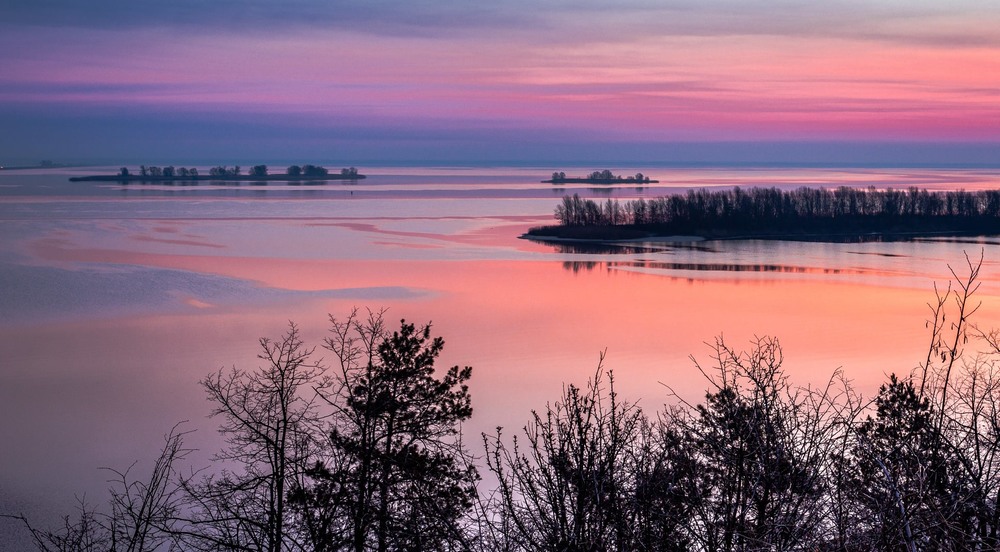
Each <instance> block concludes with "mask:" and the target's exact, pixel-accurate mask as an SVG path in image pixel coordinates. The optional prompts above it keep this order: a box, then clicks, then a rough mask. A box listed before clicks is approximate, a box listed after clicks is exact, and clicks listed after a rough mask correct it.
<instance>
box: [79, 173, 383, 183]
mask: <svg viewBox="0 0 1000 552" xmlns="http://www.w3.org/2000/svg"><path fill="white" fill-rule="evenodd" d="M364 178H367V176H365V175H363V174H355V175H342V174H336V173H335V174H324V175H301V174H300V175H291V174H266V175H261V176H252V175H248V174H247V175H244V174H238V175H228V174H227V175H207V174H199V175H195V176H190V175H189V176H141V175H135V174H130V175H125V176H123V175H118V174H107V175H94V176H74V177H72V178H70V181H71V182H192V181H232V182H300V181H324V180H361V179H364Z"/></svg>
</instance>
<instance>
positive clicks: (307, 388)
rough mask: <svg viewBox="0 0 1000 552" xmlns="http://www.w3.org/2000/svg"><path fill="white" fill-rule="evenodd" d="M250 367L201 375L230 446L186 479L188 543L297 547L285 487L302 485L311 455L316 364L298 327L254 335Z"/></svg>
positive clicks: (183, 533) (318, 378)
mask: <svg viewBox="0 0 1000 552" xmlns="http://www.w3.org/2000/svg"><path fill="white" fill-rule="evenodd" d="M260 347H261V353H260V354H259V355H258V358H259V359H261V360H262V361H264V365H263V366H261V367H260V368H259V369H257V370H255V371H246V370H239V369H236V368H235V367H234V368H232V369H231V370H222V369H220V370H219V371H218V372H215V373H214V374H211V375H209V376H208V377H206V378H205V379H204V380H203V381H202V386H203V387H204V388H205V391H206V393H207V395H208V399H209V400H210V401H212V403H213V404H214V409H213V411H212V416H215V417H219V418H221V420H222V422H221V425H220V427H219V432H220V433H221V434H222V435H223V436H224V437H225V439H226V442H227V443H228V448H226V449H225V450H223V451H222V452H220V453H218V454H217V455H216V460H217V461H219V462H221V463H222V465H223V466H228V467H226V468H223V469H222V470H221V471H220V473H219V474H217V475H213V476H208V477H206V478H204V479H202V480H200V481H194V480H188V481H187V483H186V490H187V493H188V503H187V505H186V506H187V507H188V508H189V510H190V518H189V519H187V520H186V523H185V525H184V526H183V528H181V529H180V534H179V538H180V539H181V540H182V541H183V542H184V545H185V546H186V547H190V548H196V549H216V548H224V549H229V550H259V551H267V552H279V551H281V550H292V549H299V548H303V547H304V545H303V543H302V542H301V539H300V538H299V536H298V535H296V534H293V533H292V532H289V531H288V528H289V526H290V525H291V523H290V514H291V513H290V512H289V511H288V509H287V507H286V499H287V494H288V492H289V491H290V490H291V489H292V488H294V487H296V486H299V485H301V482H302V477H303V476H304V470H305V468H306V467H307V466H308V464H309V463H310V462H311V461H312V459H313V456H314V452H315V451H314V448H315V446H316V444H317V442H316V438H317V435H318V431H319V424H320V422H321V417H320V415H319V414H318V413H317V410H316V396H317V395H316V389H320V388H322V386H323V385H325V383H324V379H323V369H322V367H321V366H320V365H319V364H317V363H315V362H313V361H311V359H310V357H311V355H312V353H313V349H312V348H307V347H306V346H305V345H304V344H303V342H302V341H301V339H300V337H299V330H298V327H297V326H295V324H293V323H289V325H288V331H287V332H286V333H285V334H284V335H283V336H282V337H281V338H279V339H278V340H277V341H272V340H270V339H267V338H262V339H261V340H260Z"/></svg>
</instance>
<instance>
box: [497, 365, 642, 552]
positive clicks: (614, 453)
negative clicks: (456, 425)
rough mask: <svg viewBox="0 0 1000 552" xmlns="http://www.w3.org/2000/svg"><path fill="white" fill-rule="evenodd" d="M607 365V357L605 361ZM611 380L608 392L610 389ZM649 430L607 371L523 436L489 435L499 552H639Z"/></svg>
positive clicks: (538, 416)
mask: <svg viewBox="0 0 1000 552" xmlns="http://www.w3.org/2000/svg"><path fill="white" fill-rule="evenodd" d="M601 360H602V362H603V355H602V358H601ZM605 378H607V379H606V381H607V387H605V383H604V382H605ZM648 429H649V426H648V424H646V420H645V418H644V416H643V414H642V411H641V410H640V409H639V408H638V407H637V406H635V405H634V404H630V403H627V402H625V401H622V400H620V399H619V397H618V395H617V393H616V392H615V389H614V378H613V376H612V375H611V374H607V375H605V374H604V372H603V368H602V366H601V364H599V365H598V369H597V372H596V373H595V375H594V377H593V378H592V379H591V380H590V381H589V382H588V384H587V387H586V389H581V388H579V387H577V386H575V385H567V386H566V387H565V388H564V389H563V394H562V397H561V399H560V400H559V401H558V402H556V403H555V404H551V405H549V406H547V407H546V409H545V411H544V412H541V413H539V412H532V421H531V422H530V423H529V424H528V425H527V426H525V427H524V430H523V436H519V435H515V436H513V438H512V439H511V441H510V444H508V443H507V442H505V440H504V436H503V434H502V430H501V429H499V428H498V429H497V432H496V434H495V435H492V436H488V435H484V436H483V439H484V443H485V446H486V451H487V453H486V463H487V467H488V468H489V470H490V471H491V472H492V473H493V474H494V475H495V476H496V479H497V481H498V483H499V487H498V489H497V492H496V495H495V496H494V497H493V499H494V501H493V502H494V503H493V508H494V509H495V513H494V516H495V519H494V520H493V521H494V524H495V527H496V528H497V529H496V530H495V531H494V532H493V533H492V534H491V535H490V537H491V541H492V546H493V547H495V548H504V549H514V550H537V551H559V550H595V551H596V550H632V549H636V548H638V547H639V545H640V543H641V534H640V532H641V530H642V527H640V526H639V524H638V523H637V522H638V521H639V517H638V516H637V514H638V513H639V512H638V510H637V505H638V502H637V500H638V498H637V497H638V495H639V492H638V490H637V485H638V482H637V477H636V476H637V473H638V463H639V459H638V458H637V455H638V454H640V453H641V452H643V448H642V447H643V446H644V444H645V443H646V442H647V441H648V437H649V432H648Z"/></svg>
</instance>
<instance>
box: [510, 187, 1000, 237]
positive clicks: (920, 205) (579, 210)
mask: <svg viewBox="0 0 1000 552" xmlns="http://www.w3.org/2000/svg"><path fill="white" fill-rule="evenodd" d="M555 217H556V219H557V220H558V221H559V224H558V225H552V226H542V227H536V228H532V229H530V230H529V231H528V233H527V234H525V236H524V237H526V238H529V239H540V240H546V239H564V240H595V241H608V240H621V239H643V238H652V237H667V236H699V237H703V238H706V239H751V238H752V239H789V240H805V241H859V240H892V239H906V238H913V237H927V236H961V235H994V234H1000V190H982V191H975V192H967V191H962V190H960V191H951V192H931V191H928V190H922V189H917V188H909V189H906V190H896V189H889V190H877V189H875V188H868V189H858V188H848V187H840V188H836V189H832V190H830V189H815V188H799V189H796V190H792V191H782V190H779V189H777V188H751V189H747V190H744V189H740V188H734V189H731V190H689V191H688V192H687V193H686V194H679V195H673V196H664V197H658V198H655V199H649V200H647V199H636V200H629V201H624V202H619V201H618V200H614V199H608V200H607V201H604V202H597V201H594V200H590V199H582V198H581V197H580V196H579V195H577V194H574V195H573V196H564V197H563V200H562V203H561V204H560V205H559V206H558V207H556V209H555Z"/></svg>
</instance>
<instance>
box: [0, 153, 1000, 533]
mask: <svg viewBox="0 0 1000 552" xmlns="http://www.w3.org/2000/svg"><path fill="white" fill-rule="evenodd" d="M560 168H561V169H563V170H566V168H565V167H560ZM109 170H112V169H110V168H105V169H95V170H91V171H79V170H61V171H49V172H47V173H41V172H35V171H21V172H0V443H3V445H2V446H0V466H3V470H0V512H4V511H15V512H17V511H24V512H27V513H29V514H33V515H37V516H39V517H40V518H41V517H44V516H46V515H51V514H61V513H64V512H68V511H69V510H71V509H72V507H73V505H74V495H79V496H82V495H83V494H85V493H86V495H87V497H88V499H89V500H91V501H94V502H102V501H103V500H104V496H103V494H101V490H102V489H103V488H104V487H105V480H106V479H107V477H106V475H105V474H103V473H102V472H100V471H99V470H97V468H98V467H100V466H113V467H125V466H128V465H129V464H130V463H131V462H132V461H134V460H137V459H138V460H148V459H150V457H151V456H152V455H154V454H155V452H156V450H157V449H158V447H159V445H160V444H161V442H162V440H161V436H162V435H163V434H164V433H165V432H166V431H167V430H169V429H170V427H171V426H172V425H173V424H174V423H175V422H177V421H180V420H190V421H189V422H188V426H189V427H190V428H191V429H197V430H198V431H197V432H196V433H195V434H194V436H193V437H192V439H191V441H192V444H194V445H196V446H199V447H201V448H202V449H203V451H206V452H208V451H211V450H212V449H213V448H215V446H216V443H215V438H216V436H215V434H214V430H213V427H214V425H213V424H212V422H211V421H207V420H205V414H206V413H207V412H208V410H209V405H208V404H207V403H206V402H205V401H204V397H203V394H202V392H201V391H200V389H199V387H198V384H197V382H198V380H199V379H200V378H202V377H203V376H204V375H205V374H207V373H208V372H210V371H212V370H216V369H218V368H220V367H223V366H227V367H228V366H232V365H236V366H240V367H252V366H255V365H256V359H255V355H256V349H255V346H256V341H257V338H258V337H260V336H278V335H280V333H281V332H282V331H283V330H284V328H285V325H286V324H287V321H289V320H294V321H295V322H297V323H298V324H299V325H300V326H301V327H302V329H303V330H304V333H305V336H306V338H307V340H309V341H311V342H312V343H314V344H318V343H319V341H320V339H321V338H322V336H323V333H324V332H325V330H326V326H327V314H328V313H332V314H334V315H344V314H346V313H347V312H348V311H349V309H350V308H351V307H352V306H362V307H363V306H370V307H373V308H381V307H388V308H389V314H388V316H389V318H390V319H398V318H406V319H408V320H412V321H417V322H426V321H432V322H433V324H434V328H435V333H437V334H439V335H442V336H443V337H444V338H445V341H446V347H445V353H444V355H443V357H444V358H443V363H444V364H447V365H452V364H463V365H466V364H467V365H472V366H474V367H475V370H474V377H473V380H474V381H473V386H472V391H473V400H474V406H475V408H476V413H475V416H474V419H473V422H472V423H471V424H470V427H468V428H467V433H468V434H469V435H470V436H471V437H472V438H473V440H474V438H475V436H476V435H478V433H479V432H480V431H483V430H490V429H491V428H493V427H495V426H496V425H504V426H507V427H509V428H511V429H513V428H516V427H520V426H521V425H522V424H523V423H524V422H525V421H526V420H527V417H528V414H529V410H530V409H531V408H540V407H543V406H544V404H545V402H546V401H549V400H553V399H555V398H556V397H557V396H558V394H559V392H560V390H561V386H562V384H563V383H564V382H577V383H583V382H584V381H586V379H587V378H588V377H589V376H591V375H592V374H593V372H594V369H595V367H596V364H597V360H598V357H599V354H600V353H601V351H604V350H606V351H607V360H606V367H608V368H611V369H613V370H614V371H615V373H616V377H617V381H618V385H619V388H620V390H621V392H622V393H623V394H624V395H625V396H626V397H628V398H631V399H636V400H640V403H641V404H642V405H643V406H644V407H645V408H647V409H649V410H655V409H657V408H659V407H660V406H661V405H662V404H664V403H665V402H666V401H668V400H669V392H668V390H667V388H666V386H670V387H671V388H673V389H674V390H676V391H677V392H678V393H680V394H682V395H684V396H687V397H689V398H691V399H693V400H697V399H698V397H699V396H700V395H701V394H702V392H703V390H704V384H703V382H702V381H701V376H700V375H699V374H698V371H697V370H696V369H695V368H694V366H693V364H692V361H691V360H690V359H689V358H688V357H689V355H692V354H693V355H694V356H695V357H696V358H697V359H698V360H700V361H702V362H705V363H709V362H710V359H709V358H708V349H707V347H706V346H705V345H704V342H705V341H710V340H712V339H714V337H715V336H718V335H724V336H725V339H726V340H727V341H729V342H730V343H732V344H734V345H736V346H738V347H741V348H742V347H744V346H745V345H746V344H747V343H748V342H749V340H750V339H751V338H752V337H753V336H755V335H765V334H767V335H776V336H778V337H779V338H780V339H781V340H782V343H783V345H784V348H785V358H786V368H787V370H788V371H789V372H790V373H791V374H792V375H793V378H794V379H795V381H797V382H800V383H818V382H822V381H824V380H825V379H826V378H827V377H828V376H829V375H830V374H831V373H832V372H833V371H834V370H835V369H837V368H843V370H844V371H845V372H846V373H847V375H848V376H849V377H850V378H851V379H853V380H854V381H855V383H856V384H857V385H858V387H860V388H861V389H864V390H866V391H870V390H872V389H874V388H875V387H876V386H877V385H878V383H879V382H880V381H881V380H882V379H883V377H884V374H886V373H888V372H892V371H898V372H907V371H909V370H910V369H911V368H913V367H914V366H915V365H916V364H917V363H918V362H919V361H920V360H921V358H922V357H923V356H924V354H925V352H926V340H927V334H926V330H925V328H924V320H925V318H926V315H927V312H928V311H927V306H926V303H927V302H928V301H929V300H931V299H933V284H934V283H935V282H938V283H942V284H943V283H945V282H947V280H948V277H949V268H948V265H949V264H951V265H952V266H954V267H956V268H957V269H961V267H962V266H963V263H964V256H963V255H964V252H966V251H968V252H969V253H970V254H972V255H974V256H976V257H978V256H979V253H980V251H982V252H983V253H984V255H985V259H986V261H985V266H986V268H985V270H984V278H983V288H982V290H981V292H980V298H981V299H982V301H983V302H984V306H983V308H982V311H981V313H980V318H979V322H980V324H981V325H983V326H1000V301H998V296H1000V280H998V277H1000V271H998V266H1000V265H998V263H1000V239H993V238H986V239H980V240H925V241H913V242H900V243H865V244H815V243H792V242H767V241H731V242H697V243H680V244H669V243H661V244H633V245H632V246H630V247H622V248H617V249H613V250H590V249H584V250H579V249H572V248H562V249H559V248H554V247H551V246H547V245H541V244H536V243H532V242H528V241H525V240H519V239H518V238H517V237H518V236H519V235H520V234H521V233H523V232H524V231H525V230H526V229H527V228H529V227H531V226H534V225H539V224H546V223H549V222H551V220H552V211H553V208H554V207H555V205H556V203H557V202H558V200H559V198H561V196H562V195H563V194H566V193H580V194H581V195H584V196H587V197H597V198H605V197H620V198H632V197H655V196H658V195H662V194H664V193H675V192H677V191H683V190H686V189H688V188H692V187H709V186H734V185H739V186H744V187H746V186H753V185H765V186H779V187H783V188H795V187H798V186H803V185H807V186H828V187H829V186H839V185H850V186H878V187H908V186H920V187H925V188H929V189H935V190H937V189H956V188H964V189H968V190H971V189H981V188H997V187H1000V171H980V170H976V171H971V170H970V171H962V170H942V171H934V170H925V169H919V170H869V169H857V170H815V169H767V170H765V169H751V170H735V169H731V170H728V169H727V170H707V169H705V170H681V169H657V168H644V167H630V168H626V169H623V170H622V171H619V170H617V169H615V170H616V172H623V171H626V172H633V171H635V170H641V171H642V172H643V173H645V174H647V175H649V176H651V177H653V178H656V179H659V180H661V184H658V185H652V186H646V187H642V188H636V187H624V188H620V189H609V188H588V187H585V186H578V187H574V186H567V187H559V188H553V187H552V186H551V185H546V184H540V183H538V181H539V180H541V179H542V178H546V177H547V176H548V174H550V173H551V171H552V170H553V168H536V169H523V168H517V169H511V168H481V169H448V168H440V169H426V168H419V169H416V168H365V170H364V172H366V173H367V174H369V178H368V179H367V180H364V181H361V182H360V183H358V184H342V183H331V184H328V185H302V186H295V185H287V184H281V183H271V184H268V185H264V186H259V185H251V184H242V185H235V184H234V183H225V185H220V184H210V183H204V182H202V183H199V184H198V185H191V186H181V185H175V186H147V185H134V184H133V185H128V186H122V185H116V184H101V183H69V182H68V181H67V180H66V178H67V176H68V175H69V174H87V173H101V172H108V171H109ZM589 170H592V168H580V169H573V170H567V172H568V173H570V174H584V173H585V172H589ZM998 234H1000V229H998ZM142 466H143V464H141V463H140V464H139V467H138V468H137V469H141V468H142ZM10 531H11V526H10V525H7V524H6V522H3V521H0V548H3V546H2V544H3V542H4V541H3V540H2V539H3V538H10V536H9V533H10ZM5 534H6V535H5Z"/></svg>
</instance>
